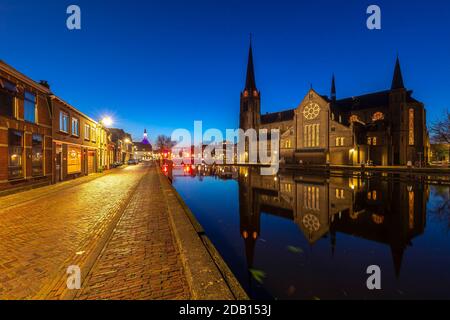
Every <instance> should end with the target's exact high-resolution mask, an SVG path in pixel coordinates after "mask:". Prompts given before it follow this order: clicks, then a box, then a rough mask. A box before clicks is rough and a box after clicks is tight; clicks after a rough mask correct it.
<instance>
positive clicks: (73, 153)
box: [67, 146, 81, 174]
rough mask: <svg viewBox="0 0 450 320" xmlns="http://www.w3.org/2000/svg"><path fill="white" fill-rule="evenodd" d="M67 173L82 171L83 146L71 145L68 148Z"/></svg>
mask: <svg viewBox="0 0 450 320" xmlns="http://www.w3.org/2000/svg"><path fill="white" fill-rule="evenodd" d="M67 153H68V154H67V173H68V174H74V173H80V172H81V148H79V147H74V146H69V148H68V150H67Z"/></svg>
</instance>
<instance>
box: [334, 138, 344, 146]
mask: <svg viewBox="0 0 450 320" xmlns="http://www.w3.org/2000/svg"><path fill="white" fill-rule="evenodd" d="M344 141H345V139H344V138H343V137H337V138H336V147H343V146H344Z"/></svg>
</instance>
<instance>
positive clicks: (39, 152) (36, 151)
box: [31, 134, 44, 177]
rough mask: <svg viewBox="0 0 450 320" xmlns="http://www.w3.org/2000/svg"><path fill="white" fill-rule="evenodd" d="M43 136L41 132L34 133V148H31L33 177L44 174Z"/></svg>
mask: <svg viewBox="0 0 450 320" xmlns="http://www.w3.org/2000/svg"><path fill="white" fill-rule="evenodd" d="M42 141H43V140H42V136H41V135H40V134H33V139H32V149H31V152H32V153H31V162H32V175H33V177H36V176H42V175H43V172H44V165H43V159H44V155H43V145H42Z"/></svg>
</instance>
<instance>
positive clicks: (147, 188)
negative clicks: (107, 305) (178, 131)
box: [75, 167, 233, 300]
mask: <svg viewBox="0 0 450 320" xmlns="http://www.w3.org/2000/svg"><path fill="white" fill-rule="evenodd" d="M162 183H163V181H161V180H160V174H159V173H158V171H157V169H156V168H155V167H152V168H150V169H149V171H148V173H147V174H146V175H145V176H144V177H143V178H142V180H141V183H140V184H139V186H138V188H137V189H136V191H135V193H134V195H133V196H132V199H131V200H130V202H129V204H128V206H127V208H126V209H125V211H124V213H123V215H122V217H121V219H120V221H119V222H118V224H117V226H116V228H115V230H114V231H113V233H112V235H111V237H110V239H109V241H108V242H107V244H106V245H105V247H104V249H103V251H102V252H101V254H100V255H99V257H98V259H97V261H96V262H95V264H94V265H93V267H92V269H91V270H90V272H89V274H88V275H87V277H86V279H85V281H84V282H83V283H82V288H81V290H80V291H79V292H77V294H76V296H75V299H80V300H84V299H89V300H93V299H104V300H110V299H113V300H154V299H158V300H177V299H233V294H232V293H231V291H230V290H229V288H228V286H227V284H226V283H225V281H224V279H223V277H222V275H221V274H220V272H219V271H218V270H217V268H216V265H215V264H214V262H213V260H212V258H211V257H210V256H209V254H208V253H207V250H206V248H205V247H204V246H203V244H202V243H201V241H200V238H199V237H198V236H197V234H196V232H195V230H194V228H193V227H192V225H191V224H190V223H189V222H188V219H187V218H186V220H185V222H183V221H181V222H180V224H181V226H178V227H181V228H184V229H185V230H188V229H189V228H191V229H189V230H188V232H189V235H190V236H191V237H193V240H192V243H191V244H190V250H189V251H188V252H183V250H181V249H180V245H179V242H178V240H177V237H178V235H177V231H176V230H174V229H173V223H172V222H171V219H172V218H173V216H172V215H173V212H171V210H170V207H172V208H173V206H176V207H179V208H181V206H180V204H179V203H177V204H173V203H172V204H168V200H167V196H168V195H167V194H166V192H165V191H163V190H164V189H165V188H164V187H163V185H162ZM182 215H185V212H184V211H183V213H182ZM196 239H197V240H196ZM192 260H196V261H197V262H198V263H201V266H200V269H201V272H199V270H198V269H197V270H192V268H191V267H190V264H189V263H187V264H186V261H192ZM192 275H193V276H194V278H192ZM193 282H195V283H196V286H194V287H193ZM198 286H202V288H203V289H202V290H201V291H200V293H199V290H197V287H198ZM206 288H210V289H206Z"/></svg>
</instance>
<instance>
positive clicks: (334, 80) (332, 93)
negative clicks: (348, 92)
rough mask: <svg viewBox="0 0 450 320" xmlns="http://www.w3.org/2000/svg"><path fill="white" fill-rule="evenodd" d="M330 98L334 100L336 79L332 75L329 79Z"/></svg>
mask: <svg viewBox="0 0 450 320" xmlns="http://www.w3.org/2000/svg"><path fill="white" fill-rule="evenodd" d="M331 100H333V101H336V79H335V77H334V73H333V78H332V79H331Z"/></svg>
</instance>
